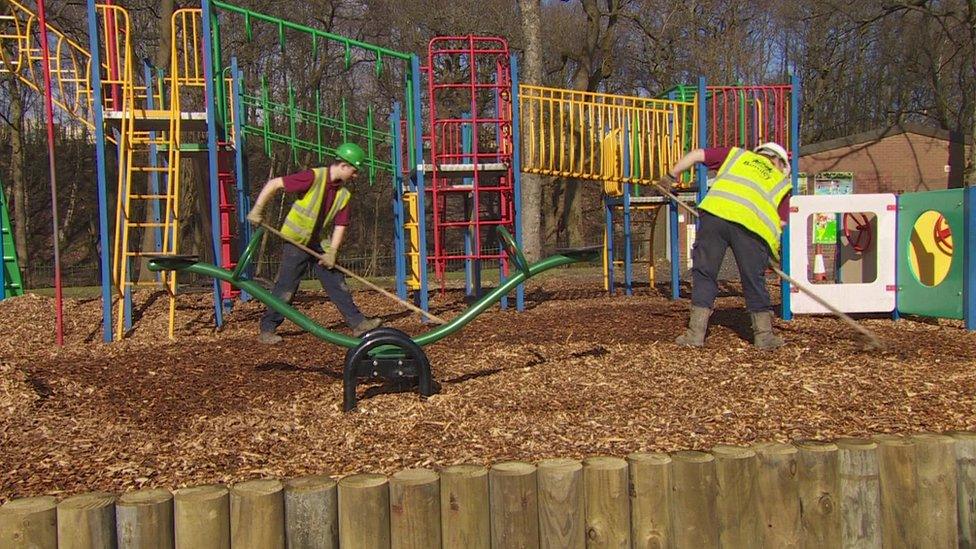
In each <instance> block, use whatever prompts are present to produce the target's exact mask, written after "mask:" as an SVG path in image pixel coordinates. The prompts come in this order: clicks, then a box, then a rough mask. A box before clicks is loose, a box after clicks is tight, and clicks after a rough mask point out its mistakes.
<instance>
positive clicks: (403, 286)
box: [390, 101, 407, 299]
mask: <svg viewBox="0 0 976 549" xmlns="http://www.w3.org/2000/svg"><path fill="white" fill-rule="evenodd" d="M401 108H402V107H401V105H400V102H399V101H397V102H396V103H394V104H393V114H391V115H390V134H391V135H392V136H393V265H394V268H395V272H396V292H397V296H398V297H399V298H400V299H407V247H406V236H405V235H404V230H405V229H404V226H403V225H404V215H403V165H402V162H403V160H402V159H403V157H402V153H403V151H402V150H401V149H400V147H401V146H402V144H401V141H400V140H401V139H402V138H403V137H402V135H401V134H400V120H401Z"/></svg>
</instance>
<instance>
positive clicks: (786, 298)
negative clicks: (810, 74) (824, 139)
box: [779, 75, 806, 320]
mask: <svg viewBox="0 0 976 549" xmlns="http://www.w3.org/2000/svg"><path fill="white" fill-rule="evenodd" d="M801 97H802V95H801V93H800V78H799V77H798V76H796V75H794V76H793V77H791V78H790V153H791V154H790V178H791V179H792V181H793V196H796V194H797V193H798V192H799V191H800V181H799V178H798V174H799V171H800V99H801ZM780 249H781V250H782V252H783V253H781V254H780V268H781V269H783V272H785V273H786V274H790V226H789V225H787V226H786V227H784V228H783V235H782V241H781V244H780ZM803 253H806V251H804V252H803ZM779 291H780V295H781V296H782V299H781V302H782V305H781V310H780V316H782V317H783V320H790V319H792V318H793V311H792V310H790V297H791V296H790V284H789V282H786V281H785V280H783V281H780V285H779Z"/></svg>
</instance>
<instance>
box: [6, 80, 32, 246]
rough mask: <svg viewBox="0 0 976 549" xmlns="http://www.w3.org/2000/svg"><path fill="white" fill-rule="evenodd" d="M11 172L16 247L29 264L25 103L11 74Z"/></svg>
mask: <svg viewBox="0 0 976 549" xmlns="http://www.w3.org/2000/svg"><path fill="white" fill-rule="evenodd" d="M9 82H10V173H11V177H12V178H13V195H14V205H13V210H14V211H13V214H12V215H13V221H14V227H13V229H14V247H15V248H16V249H17V259H18V261H19V262H20V264H21V265H27V264H28V263H27V261H28V257H29V256H28V254H27V181H26V179H25V174H24V135H23V129H24V125H23V121H24V104H23V100H22V98H21V97H20V86H19V85H18V84H17V83H16V82H17V80H16V78H14V77H13V76H10V80H9Z"/></svg>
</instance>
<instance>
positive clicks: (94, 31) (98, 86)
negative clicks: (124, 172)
mask: <svg viewBox="0 0 976 549" xmlns="http://www.w3.org/2000/svg"><path fill="white" fill-rule="evenodd" d="M87 7H88V49H89V51H90V52H91V66H92V67H93V68H94V69H95V70H92V71H91V82H92V94H93V97H92V103H93V104H94V106H95V112H94V117H95V171H96V172H97V174H98V246H99V248H100V250H99V252H100V253H99V268H100V270H101V282H102V341H104V342H106V343H108V342H110V341H112V275H111V270H110V269H111V265H110V264H109V249H108V247H109V242H108V231H109V228H108V191H107V187H108V185H107V183H106V181H105V118H104V113H103V112H102V74H101V71H100V70H98V68H99V67H101V66H102V63H101V59H100V53H99V50H98V14H97V13H95V0H88V1H87Z"/></svg>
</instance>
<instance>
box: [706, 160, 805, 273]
mask: <svg viewBox="0 0 976 549" xmlns="http://www.w3.org/2000/svg"><path fill="white" fill-rule="evenodd" d="M790 184H791V181H790V178H789V176H787V175H786V174H784V173H783V172H781V171H779V170H778V169H777V168H776V166H774V165H773V163H772V162H771V161H770V160H769V159H768V158H766V157H765V156H762V155H759V154H756V153H754V152H751V151H747V150H745V149H740V148H738V147H734V148H733V149H732V151H731V152H730V153H729V156H728V157H727V158H726V159H725V162H722V166H721V167H720V168H719V169H718V174H717V175H716V176H715V180H714V181H713V182H712V187H711V188H710V189H709V190H708V194H706V195H705V199H704V200H702V201H701V204H699V206H698V207H699V208H700V209H702V210H705V211H706V212H708V213H710V214H712V215H714V216H717V217H721V218H722V219H725V220H727V221H732V222H733V223H738V224H739V225H742V226H743V227H745V228H746V229H749V230H750V231H752V232H754V233H756V234H757V235H759V236H760V237H761V238H762V239H763V240H764V241H766V243H767V244H769V249H770V250H771V251H772V252H773V255H774V256H775V257H777V258H778V257H779V240H780V234H781V232H782V231H781V229H780V220H779V211H778V207H779V203H780V201H781V200H782V199H783V197H784V196H786V193H788V192H789V191H790V188H791V187H790Z"/></svg>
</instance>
